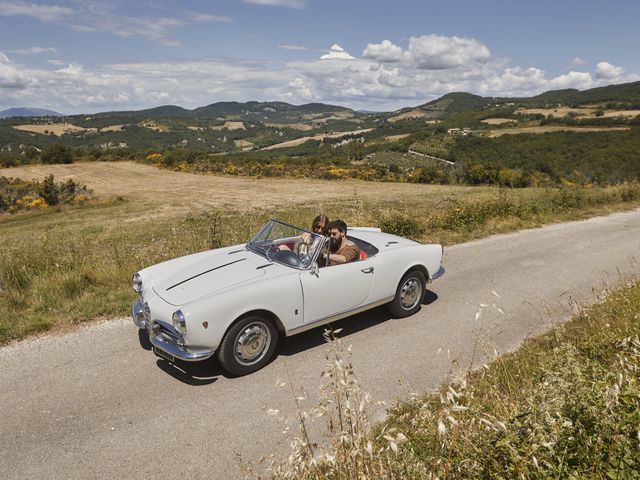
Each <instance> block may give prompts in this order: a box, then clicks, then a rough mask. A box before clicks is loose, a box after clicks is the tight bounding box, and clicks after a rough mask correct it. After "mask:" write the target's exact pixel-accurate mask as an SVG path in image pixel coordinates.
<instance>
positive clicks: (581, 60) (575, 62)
mask: <svg viewBox="0 0 640 480" xmlns="http://www.w3.org/2000/svg"><path fill="white" fill-rule="evenodd" d="M585 63H587V61H586V60H585V59H584V58H580V57H575V58H574V59H573V60H571V65H584V64H585Z"/></svg>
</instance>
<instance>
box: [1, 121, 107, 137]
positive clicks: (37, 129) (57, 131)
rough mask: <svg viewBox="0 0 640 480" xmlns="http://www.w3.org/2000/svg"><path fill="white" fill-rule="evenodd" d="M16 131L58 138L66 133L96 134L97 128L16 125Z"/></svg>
mask: <svg viewBox="0 0 640 480" xmlns="http://www.w3.org/2000/svg"><path fill="white" fill-rule="evenodd" d="M13 128H15V129H16V130H20V131H23V132H31V133H39V134H42V135H46V134H53V135H55V136H57V137H60V136H62V135H64V134H65V133H80V132H95V131H97V129H96V128H83V127H78V126H76V125H72V124H71V123H54V124H51V125H48V124H45V125H16V126H15V127H13Z"/></svg>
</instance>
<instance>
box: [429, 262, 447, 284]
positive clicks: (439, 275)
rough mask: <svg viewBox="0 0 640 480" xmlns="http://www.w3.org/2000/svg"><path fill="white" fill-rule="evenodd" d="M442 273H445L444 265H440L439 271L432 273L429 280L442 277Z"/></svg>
mask: <svg viewBox="0 0 640 480" xmlns="http://www.w3.org/2000/svg"><path fill="white" fill-rule="evenodd" d="M442 275H444V267H443V266H442V265H440V268H439V269H438V271H437V272H436V273H434V274H433V275H431V278H430V279H429V282H433V281H434V280H435V279H436V278H440V277H441V276H442Z"/></svg>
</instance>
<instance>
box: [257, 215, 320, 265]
mask: <svg viewBox="0 0 640 480" xmlns="http://www.w3.org/2000/svg"><path fill="white" fill-rule="evenodd" d="M274 224H280V225H282V226H285V227H289V228H293V229H295V230H298V231H299V233H300V234H302V233H308V234H309V235H311V238H312V244H317V247H316V248H315V250H314V252H313V255H312V256H311V261H310V262H309V264H308V265H306V266H305V265H301V266H296V265H291V264H289V263H285V262H282V261H279V260H278V259H277V258H273V253H275V252H271V253H270V250H267V249H265V248H264V247H262V246H260V245H258V244H257V243H256V241H257V240H258V239H260V238H264V237H265V236H269V235H270V233H271V231H272V230H273V228H274ZM267 232H268V233H267ZM274 240H276V239H274ZM324 242H325V237H324V235H320V234H318V233H315V232H312V231H310V230H307V229H304V228H300V227H298V226H296V225H293V224H291V223H287V222H283V221H282V220H278V219H277V218H270V219H269V220H268V221H267V222H266V223H265V224H264V225H263V226H262V228H261V229H260V230H259V231H258V233H257V234H256V235H255V236H254V237H253V238H252V239H251V240H249V241H248V242H247V243H246V245H245V247H246V248H247V250H250V251H252V252H253V253H256V254H257V255H260V256H262V257H264V258H266V259H267V260H268V261H269V262H271V263H277V264H279V265H284V266H287V267H290V268H293V269H296V270H309V269H310V268H311V266H312V265H313V264H314V263H316V262H317V259H318V256H319V255H320V251H321V250H322V247H323V245H324ZM276 251H277V250H276ZM295 253H296V254H297V252H295Z"/></svg>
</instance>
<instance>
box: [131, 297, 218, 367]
mask: <svg viewBox="0 0 640 480" xmlns="http://www.w3.org/2000/svg"><path fill="white" fill-rule="evenodd" d="M131 317H132V318H133V323H134V324H135V325H136V327H138V328H140V329H143V328H144V329H146V330H147V333H148V334H149V341H150V342H151V344H152V345H153V346H154V349H159V350H161V351H162V352H160V353H156V354H157V355H159V356H161V357H162V358H165V359H167V360H170V361H172V360H175V359H176V358H177V359H178V360H183V361H185V362H198V361H200V360H206V359H207V358H209V357H211V356H212V355H213V354H214V353H215V352H216V351H215V350H209V349H194V348H189V347H187V346H185V345H180V344H179V343H180V342H181V341H182V337H181V336H180V335H179V334H178V332H176V330H175V328H173V325H170V324H168V323H166V322H163V321H161V320H151V316H150V314H149V313H148V312H147V313H146V314H145V311H144V306H143V304H142V303H141V302H140V300H136V301H135V302H133V305H131ZM163 352H164V353H165V354H166V355H163V354H162V353H163Z"/></svg>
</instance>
